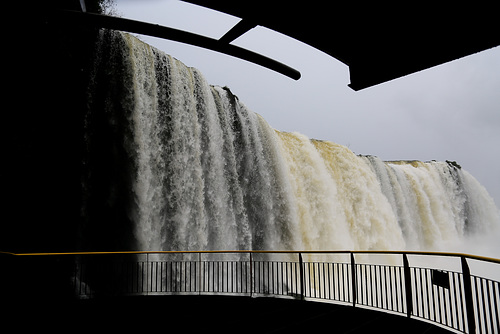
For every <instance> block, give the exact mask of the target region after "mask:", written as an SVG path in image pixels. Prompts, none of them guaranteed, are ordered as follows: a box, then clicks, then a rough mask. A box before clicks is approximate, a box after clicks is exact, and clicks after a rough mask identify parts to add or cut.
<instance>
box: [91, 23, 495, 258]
mask: <svg viewBox="0 0 500 334" xmlns="http://www.w3.org/2000/svg"><path fill="white" fill-rule="evenodd" d="M100 34H101V36H100V42H99V43H98V45H97V47H96V59H95V69H94V72H93V74H92V80H91V82H90V84H89V100H88V105H89V107H88V110H89V111H88V115H87V125H86V127H87V130H86V131H87V133H86V140H87V142H88V144H87V145H88V149H87V150H88V159H87V161H86V163H85V165H86V170H87V172H86V176H85V177H84V184H86V186H85V187H86V189H88V191H87V194H86V198H85V199H84V203H85V205H84V208H83V209H82V211H83V212H84V214H87V216H88V217H89V218H88V225H89V226H93V227H91V228H84V229H83V231H84V232H83V233H84V234H85V233H86V238H92V236H91V233H90V232H88V231H93V232H92V233H94V234H95V233H96V232H97V234H99V233H101V232H100V231H103V230H105V229H106V228H105V227H104V225H105V224H108V225H109V224H111V227H110V228H108V230H109V231H108V232H107V233H108V234H110V235H113V236H115V235H116V236H117V237H118V236H119V235H122V234H124V235H127V236H128V237H127V242H128V246H127V247H128V248H132V249H141V250H238V249H272V250H294V249H295V250H300V249H307V250H338V249H342V250H345V249H363V250H384V249H396V250H400V249H425V250H430V249H432V250H446V249H447V247H448V246H449V245H451V244H453V243H456V242H458V241H460V240H462V239H463V238H466V237H467V235H472V234H477V233H488V231H492V230H495V229H498V228H499V226H500V218H499V213H498V209H497V207H496V206H495V204H494V203H493V200H492V199H491V197H490V196H489V195H488V193H487V192H486V190H485V189H484V187H482V186H481V185H480V184H479V183H478V182H477V181H476V180H475V179H474V178H473V177H472V176H471V175H470V174H469V173H468V172H467V171H465V170H463V169H462V168H460V166H458V165H457V164H455V163H451V162H435V161H431V162H419V161H392V162H383V161H381V160H380V159H378V158H377V157H373V156H359V155H356V154H354V153H353V152H352V151H350V150H349V149H348V148H346V147H344V146H342V145H338V144H335V143H332V142H328V141H320V140H312V139H309V138H307V137H306V136H304V135H301V134H299V133H285V132H280V131H277V130H274V129H273V128H271V127H270V126H269V124H267V122H266V121H265V120H264V119H263V118H262V117H261V116H260V115H258V114H256V113H254V112H252V111H250V110H248V109H247V108H246V107H245V105H244V104H243V103H242V102H241V101H240V100H239V99H238V97H236V96H235V95H234V94H233V93H232V92H231V91H230V90H229V89H228V88H227V87H218V86H211V85H209V84H208V83H207V82H206V81H205V79H204V77H203V75H202V74H201V73H200V72H199V71H198V70H196V69H194V68H188V67H187V66H185V65H184V64H182V63H181V62H180V61H178V60H176V59H174V58H173V57H171V56H169V55H167V54H165V53H163V52H162V51H159V50H157V49H155V48H153V47H151V46H149V45H147V44H145V43H143V42H141V41H139V40H138V39H136V38H135V37H132V36H130V35H128V34H124V33H120V32H112V31H107V30H102V31H101V32H100ZM96 129H97V130H96ZM94 150H97V151H99V152H100V153H99V154H97V153H95V152H93V151H94ZM102 159H104V162H103V161H102ZM105 163H107V165H106V164H105ZM103 166H106V167H103ZM100 168H107V170H108V172H107V174H106V173H104V174H105V176H101V177H100V178H99V177H97V176H95V175H100V174H99V173H100V172H99V169H100ZM106 175H107V176H106ZM101 183H104V185H102V184H101ZM103 189H104V190H105V191H104V193H105V195H103V196H97V195H96V193H97V191H98V190H103ZM96 198H97V199H96ZM97 202H102V203H105V204H99V205H98V204H95V203H97ZM103 207H105V208H106V210H105V211H106V212H111V213H109V214H108V215H107V219H108V220H110V221H113V222H110V221H106V222H104V221H101V223H99V224H97V223H92V220H95V219H97V218H96V217H97V216H99V215H100V214H101V211H102V210H101V209H102V208H103ZM92 208H94V209H92ZM95 208H99V209H95ZM92 210H94V211H92ZM100 210H101V211H100ZM87 211H89V212H91V213H88V212H87ZM85 212H87V213H85ZM127 229H128V230H129V231H128V232H126V233H125V232H123V233H122V232H119V231H121V230H127ZM85 231H87V232H85ZM102 233H104V232H102ZM90 244H91V243H90ZM122 248H123V247H122Z"/></svg>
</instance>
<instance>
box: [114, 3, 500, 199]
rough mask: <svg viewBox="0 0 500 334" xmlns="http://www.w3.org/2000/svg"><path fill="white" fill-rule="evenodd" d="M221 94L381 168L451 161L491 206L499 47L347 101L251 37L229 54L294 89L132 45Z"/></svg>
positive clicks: (208, 32) (182, 19)
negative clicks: (242, 55) (263, 59)
mask: <svg viewBox="0 0 500 334" xmlns="http://www.w3.org/2000/svg"><path fill="white" fill-rule="evenodd" d="M115 3H116V6H115V11H116V12H117V15H119V16H121V17H124V18H130V19H135V20H141V21H146V22H150V23H156V24H160V25H164V26H168V27H172V28H177V29H182V30H187V31H190V32H194V33H197V34H200V35H204V36H208V37H212V38H217V39H218V38H220V37H221V36H222V35H224V33H225V32H226V31H228V30H229V29H230V28H231V27H232V26H234V25H235V24H236V23H237V22H238V21H239V19H238V18H236V17H232V16H229V15H226V14H222V13H219V12H216V11H212V10H209V9H206V8H203V7H199V6H196V5H192V4H188V3H184V2H181V1H177V0H140V1H139V0H115ZM139 38H140V39H141V40H143V41H145V42H147V43H148V44H151V45H153V46H155V47H157V48H159V49H160V50H163V51H164V52H166V53H168V54H170V55H172V56H173V57H175V58H177V59H179V60H180V61H182V62H183V63H184V64H186V65H187V66H192V67H196V68H197V69H199V70H200V71H201V72H202V73H203V74H204V76H205V78H206V79H207V81H208V82H209V83H210V84H213V85H220V86H228V87H229V88H230V89H231V91H232V92H233V93H234V94H235V95H237V96H238V97H239V99H240V101H241V102H243V103H244V104H245V105H246V106H247V107H248V108H249V109H250V110H252V111H254V112H256V113H259V114H260V115H262V116H263V117H264V118H265V119H266V121H267V122H268V123H269V124H270V125H271V126H272V127H273V128H275V129H277V130H280V131H297V132H300V133H302V134H305V135H306V136H308V137H310V138H316V139H323V140H330V141H333V142H336V143H339V144H342V145H345V146H347V147H349V148H350V149H351V150H352V151H354V152H355V153H357V154H370V155H376V156H378V157H380V158H381V159H383V160H406V159H408V160H410V159H411V160H413V159H415V160H422V161H427V160H439V161H444V160H454V161H457V162H458V163H459V164H460V165H462V167H463V168H464V169H465V170H467V171H469V172H470V173H471V174H472V175H474V176H475V177H476V178H477V179H478V180H479V181H480V182H481V183H482V184H483V185H484V186H485V187H486V189H487V190H488V191H489V193H490V194H491V195H492V196H493V198H494V199H495V202H496V204H497V206H499V204H500V148H499V146H500V47H496V48H493V49H490V50H487V51H483V52H480V53H478V54H475V55H472V56H468V57H465V58H462V59H459V60H456V61H453V62H450V63H447V64H443V65H440V66H437V67H433V68H431V69H428V70H425V71H421V72H418V73H415V74H412V75H409V76H406V77H403V78H399V79H396V80H393V81H390V82H387V83H384V84H381V85H377V86H374V87H371V88H367V89H365V90H362V91H358V92H355V91H353V90H351V89H350V88H349V87H348V86H347V84H348V83H349V82H350V80H349V69H348V67H347V66H346V65H344V64H342V63H341V62H340V61H338V60H336V59H334V58H332V57H331V56H329V55H327V54H325V53H323V52H321V51H318V50H316V49H314V48H312V47H310V46H308V45H306V44H303V43H301V42H299V41H297V40H294V39H291V38H289V37H287V36H284V35H281V34H279V33H276V32H274V31H272V30H268V29H266V28H262V27H257V28H254V29H252V30H251V31H249V32H248V33H246V34H245V35H244V36H242V37H240V38H238V39H237V40H235V41H234V42H233V44H235V45H238V46H241V47H244V48H247V49H250V50H252V51H255V52H258V53H261V54H263V55H265V56H268V57H270V58H273V59H276V60H278V61H280V62H283V63H285V64H287V65H289V66H291V67H294V68H296V69H297V70H299V71H300V72H301V74H302V78H301V79H300V80H298V81H295V80H292V79H290V78H288V77H285V76H283V75H281V74H279V73H276V72H273V71H270V70H268V69H266V68H263V67H260V66H258V65H255V64H252V63H248V62H246V61H244V60H240V59H236V58H233V57H231V56H226V55H223V54H219V53H216V52H213V51H209V50H205V49H201V48H198V47H194V46H190V45H185V44H181V43H177V42H171V41H167V40H162V39H158V38H153V37H148V36H139Z"/></svg>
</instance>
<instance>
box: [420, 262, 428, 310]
mask: <svg viewBox="0 0 500 334" xmlns="http://www.w3.org/2000/svg"><path fill="white" fill-rule="evenodd" d="M424 273H425V271H424V272H422V268H418V276H419V278H420V297H422V298H421V304H422V315H421V316H422V318H424V319H425V318H426V314H428V313H427V312H426V310H427V311H428V310H429V306H428V305H427V307H425V306H426V303H425V295H424V291H427V285H426V284H425V285H424V280H423V279H422V278H423V276H424Z"/></svg>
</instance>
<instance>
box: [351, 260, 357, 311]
mask: <svg viewBox="0 0 500 334" xmlns="http://www.w3.org/2000/svg"><path fill="white" fill-rule="evenodd" d="M356 281H357V280H356V261H355V260H354V253H352V252H351V285H352V287H351V290H352V307H356V299H357V294H356V291H357V285H356Z"/></svg>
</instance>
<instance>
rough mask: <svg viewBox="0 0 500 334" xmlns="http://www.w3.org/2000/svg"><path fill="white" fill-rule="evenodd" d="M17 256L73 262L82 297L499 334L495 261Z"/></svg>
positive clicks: (269, 254)
mask: <svg viewBox="0 0 500 334" xmlns="http://www.w3.org/2000/svg"><path fill="white" fill-rule="evenodd" d="M4 254H5V253H4ZM11 255H18V256H21V255H22V256H28V257H30V258H32V259H33V258H34V257H37V258H38V257H40V256H42V257H43V258H44V259H47V258H52V259H57V261H52V262H53V263H55V264H56V266H57V265H59V266H60V265H61V263H62V262H61V261H62V260H61V259H66V260H64V263H66V264H67V263H70V265H69V266H70V268H66V271H65V273H66V274H68V275H69V276H70V277H71V289H72V291H73V292H74V294H75V295H76V296H78V297H79V298H100V297H103V296H117V295H119V296H121V295H133V294H143V295H145V294H147V295H150V294H152V295H162V294H200V295H201V294H203V295H211V294H213V295H218V294H232V295H245V296H274V297H282V298H296V299H302V300H315V301H323V302H332V303H338V304H344V305H352V306H353V307H366V308H371V309H377V310H381V311H385V312H390V313H395V314H400V315H405V316H407V317H413V318H417V319H420V320H424V321H428V322H432V323H435V324H438V325H440V326H442V327H445V328H447V329H449V330H453V331H456V332H463V333H500V320H499V306H500V282H499V281H500V279H499V278H500V266H499V264H500V260H498V259H492V258H485V257H477V256H472V255H466V254H457V253H431V252H391V251H385V252H375V251H331V252H324V251H302V252H299V251H207V252H197V251H194V252H169V251H166V252H111V253H110V252H90V253H64V254H63V253H58V254H54V253H31V254H11ZM67 259H70V261H67ZM410 262H412V263H413V262H415V263H417V265H410ZM418 263H423V265H418ZM471 264H472V265H473V266H472V267H473V269H474V270H473V273H471V269H470V268H471Z"/></svg>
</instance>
